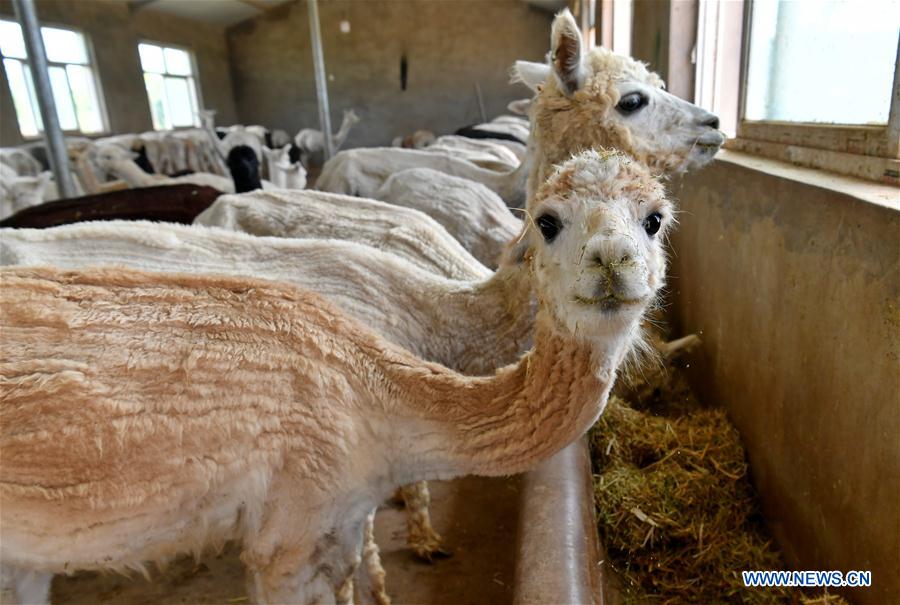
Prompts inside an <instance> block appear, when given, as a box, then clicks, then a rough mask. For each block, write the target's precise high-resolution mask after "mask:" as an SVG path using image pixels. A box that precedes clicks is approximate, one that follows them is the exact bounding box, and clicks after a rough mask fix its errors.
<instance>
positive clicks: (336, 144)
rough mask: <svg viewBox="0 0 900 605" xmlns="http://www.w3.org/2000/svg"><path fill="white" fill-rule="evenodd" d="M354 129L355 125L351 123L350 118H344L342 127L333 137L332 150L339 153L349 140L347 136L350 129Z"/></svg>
mask: <svg viewBox="0 0 900 605" xmlns="http://www.w3.org/2000/svg"><path fill="white" fill-rule="evenodd" d="M351 128H353V124H352V123H351V122H350V117H349V116H344V121H343V122H341V127H340V128H339V129H338V131H337V132H336V133H335V134H334V136H333V137H331V141H332V143H331V150H332V151H337V150H338V149H340V148H341V146H342V145H343V144H344V141H345V140H346V139H347V135H348V134H350V129H351Z"/></svg>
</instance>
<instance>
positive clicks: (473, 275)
mask: <svg viewBox="0 0 900 605" xmlns="http://www.w3.org/2000/svg"><path fill="white" fill-rule="evenodd" d="M194 224H195V225H206V226H209V227H221V228H224V229H230V230H232V231H243V232H244V233H250V234H253V235H271V236H276V237H291V238H316V239H340V240H349V241H355V242H359V243H362V244H367V245H369V246H372V247H374V248H379V249H382V250H385V251H387V252H391V253H393V254H396V255H397V256H400V257H402V258H404V259H406V260H407V261H409V262H411V263H412V264H414V265H416V266H418V267H421V268H423V269H425V270H426V271H431V272H433V273H436V274H438V275H443V276H445V277H448V278H450V279H481V278H483V277H486V276H488V275H490V270H489V269H488V268H487V267H485V266H484V265H483V264H481V263H480V262H478V260H477V259H476V258H475V257H473V256H472V255H471V254H469V253H468V252H467V251H466V250H465V249H464V248H463V247H462V246H461V245H460V243H459V242H458V241H456V240H455V239H454V238H453V236H451V235H450V234H449V233H447V230H446V229H444V228H443V227H441V226H440V225H439V224H438V223H437V222H435V221H434V220H433V219H432V218H430V217H428V216H427V215H425V214H423V213H422V212H419V211H417V210H411V209H409V208H402V207H400V206H394V205H391V204H385V203H384V202H379V201H376V200H366V199H361V198H352V197H347V196H344V195H336V194H333V193H323V192H321V191H310V190H308V189H306V190H303V191H286V190H282V191H257V192H254V193H250V194H243V195H224V196H222V197H220V198H219V199H217V200H216V201H215V202H214V203H213V204H212V206H210V207H209V208H207V209H206V210H205V211H204V212H202V213H201V214H200V215H199V216H197V218H196V219H195V220H194Z"/></svg>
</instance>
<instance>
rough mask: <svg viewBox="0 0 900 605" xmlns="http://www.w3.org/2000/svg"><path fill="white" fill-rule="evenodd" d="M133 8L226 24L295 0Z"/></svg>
mask: <svg viewBox="0 0 900 605" xmlns="http://www.w3.org/2000/svg"><path fill="white" fill-rule="evenodd" d="M126 1H127V2H128V4H129V5H130V6H131V8H132V10H152V11H156V12H162V13H168V14H170V15H175V16H177V17H183V18H185V19H194V20H196V21H203V22H205V23H211V24H213V25H219V26H221V27H229V26H231V25H234V24H236V23H240V22H241V21H244V20H246V19H252V18H253V17H258V16H259V15H262V14H264V13H266V12H267V11H270V10H273V9H275V8H277V7H278V6H280V5H282V4H285V3H287V2H292V1H294V0H126ZM523 1H524V2H526V3H527V4H530V5H532V6H534V7H535V8H538V9H541V10H545V11H549V12H556V11H558V10H561V9H562V8H564V7H565V6H566V4H567V2H566V0H523Z"/></svg>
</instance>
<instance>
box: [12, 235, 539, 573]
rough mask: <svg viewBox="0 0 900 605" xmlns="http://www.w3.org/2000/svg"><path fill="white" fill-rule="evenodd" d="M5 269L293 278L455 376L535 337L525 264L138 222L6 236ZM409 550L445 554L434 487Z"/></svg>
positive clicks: (485, 367) (412, 495)
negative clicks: (459, 270) (437, 258)
mask: <svg viewBox="0 0 900 605" xmlns="http://www.w3.org/2000/svg"><path fill="white" fill-rule="evenodd" d="M0 263H2V264H3V265H4V266H10V265H19V266H28V265H52V266H54V267H58V268H65V269H81V268H84V267H90V266H97V265H122V266H125V267H130V268H134V269H143V270H148V271H169V272H175V273H194V274H197V273H221V274H228V275H247V276H255V277H260V278H265V279H273V280H279V281H285V282H289V283H292V284H294V285H297V286H300V287H302V288H305V289H309V290H311V291H314V292H316V293H318V294H321V295H323V296H324V297H325V298H326V299H328V300H329V301H330V302H332V303H334V304H335V305H337V306H338V307H339V308H340V309H342V310H343V311H345V312H347V313H348V314H350V315H351V316H353V317H355V318H357V319H359V320H360V321H362V322H363V323H365V324H366V325H367V326H369V327H370V328H372V329H374V330H375V331H376V332H378V333H379V334H381V335H382V336H384V337H385V338H387V339H388V340H390V341H391V342H393V343H395V344H398V345H400V346H402V347H403V348H405V349H407V350H409V351H411V352H412V353H414V354H415V355H416V356H418V357H421V358H422V359H426V360H428V361H434V362H437V363H440V364H443V365H446V366H447V367H450V368H452V369H455V370H457V371H460V372H463V373H466V374H470V375H482V374H487V373H490V372H492V371H493V370H494V369H495V368H497V367H499V366H502V365H505V364H507V363H512V362H514V361H515V360H516V359H517V358H518V357H519V355H520V354H521V353H522V352H523V351H524V350H525V348H526V347H527V345H528V342H529V340H530V334H531V329H532V322H533V310H532V303H531V287H530V282H529V279H528V276H527V274H526V272H525V271H524V270H523V268H522V265H521V264H506V265H504V266H502V267H501V268H500V270H499V271H497V272H496V273H494V274H492V275H490V276H489V277H485V278H483V279H479V280H471V281H456V280H451V279H447V278H444V277H441V276H438V275H435V274H434V273H432V272H430V271H427V270H423V269H420V268H419V267H417V266H415V265H412V264H410V263H408V262H406V261H404V260H403V259H401V258H398V257H397V256H395V255H393V254H389V253H386V252H382V251H381V250H377V249H373V248H370V247H368V246H362V245H359V244H354V243H351V242H346V241H328V240H317V239H306V240H300V239H291V238H271V237H256V236H251V235H247V234H244V233H239V232H231V231H225V230H222V229H216V228H205V227H200V226H196V225H195V226H193V227H191V228H187V227H183V226H180V225H163V224H150V223H146V222H133V221H110V222H97V223H80V224H76V225H68V226H65V227H59V228H55V229H38V230H31V229H2V230H0ZM402 493H403V497H404V500H405V501H406V507H407V519H408V527H409V541H410V546H411V547H412V548H413V549H414V550H415V552H416V553H417V554H418V555H419V556H420V557H422V558H425V559H428V558H430V557H431V555H432V553H434V552H436V551H438V550H439V545H440V536H439V535H438V533H437V532H436V531H435V530H434V528H433V527H432V526H431V521H430V517H429V513H428V501H429V495H428V490H427V485H426V484H424V483H420V484H417V485H415V486H411V487H408V488H404V489H403V492H402Z"/></svg>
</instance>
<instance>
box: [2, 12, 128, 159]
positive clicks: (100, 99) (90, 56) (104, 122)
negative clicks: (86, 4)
mask: <svg viewBox="0 0 900 605" xmlns="http://www.w3.org/2000/svg"><path fill="white" fill-rule="evenodd" d="M0 20H2V21H9V22H11V23H15V24H16V25H18V26H19V29H21V28H22V24H21V23H19V22H18V21H16V20H15V19H12V18H10V17H9V16H7V15H0ZM40 26H41V30H43V28H45V27H48V28H51V29H62V30H66V31H70V32H74V33H76V34H78V35H79V36H81V38H82V40H83V41H84V48H85V52H86V54H87V60H88V61H87V64H86V65H85V66H86V67H87V68H88V69H89V70H90V72H91V75H92V76H93V79H94V90H95V91H96V93H97V110H98V111H99V112H100V125H101V129H100V130H98V131H95V132H84V131H83V130H81V127H80V124H79V128H77V129H75V130H71V129H68V130H67V129H64V128H62V127H60V128H61V130H62V132H63V134H67V135H73V136H84V137H104V136H109V134H110V133H111V132H112V131H111V130H110V126H109V114H108V113H107V111H106V96H105V95H104V94H103V82H102V81H101V79H100V69H99V67H98V66H97V55H96V53H95V52H94V43H93V41H92V40H91V37H90V36H89V35H87V34H86V33H85V31H84V30H83V29H81V28H78V27H73V26H71V25H68V24H61V23H50V22H48V23H45V22H41V25H40ZM23 36H24V33H23ZM41 37H42V40H41V41H42V42H43V31H41ZM45 52H46V51H45ZM25 54H26V57H25V58H24V59H20V58H19V57H5V56H4V55H3V53H2V52H0V61H2V60H5V59H11V60H13V61H21V62H22V64H23V67H24V69H25V70H27V72H28V73H29V74H30V73H31V57H30V56H28V49H27V48H26V49H25ZM67 65H83V64H82V63H64V62H60V61H51V60H50V57H47V69H48V70H49V69H50V68H51V67H62V68H63V69H64V70H65V68H66V66H67ZM0 69H3V70H4V71H3V77H4V79H5V80H6V81H7V82H6V85H7V88H9V89H10V90H9V94H10V97H12V87H11V85H10V84H9V77H8V76H7V75H6V69H5V68H0ZM66 83H67V86H68V89H69V99H70V100H71V103H72V106H73V107H74V106H75V98H74V96H73V94H72V85H71V84H69V83H68V70H66ZM35 96H37V91H35ZM28 102H29V104H30V103H31V102H32V99H31V95H30V94H29V95H28ZM34 102H35V103H37V99H36V98H35V99H34ZM54 104H55V99H54ZM13 111H14V112H15V104H14V103H13ZM31 111H32V112H34V114H35V116H36V117H38V118H40V119H41V122H43V117H42V116H41V114H40V107H39V106H35V105H32V107H31ZM75 121H76V122H77V121H78V117H77V114H76V117H75ZM16 126H17V127H18V128H19V136H20V137H21V138H22V140H24V141H39V140H41V139H43V138H44V132H45V131H44V129H43V126H41V127H40V128H38V133H37V134H36V135H30V134H29V135H26V134H22V127H21V126H20V125H19V117H18V114H16ZM35 126H37V124H35Z"/></svg>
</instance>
